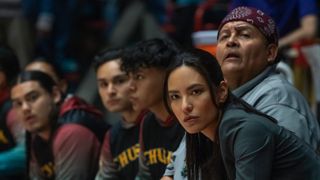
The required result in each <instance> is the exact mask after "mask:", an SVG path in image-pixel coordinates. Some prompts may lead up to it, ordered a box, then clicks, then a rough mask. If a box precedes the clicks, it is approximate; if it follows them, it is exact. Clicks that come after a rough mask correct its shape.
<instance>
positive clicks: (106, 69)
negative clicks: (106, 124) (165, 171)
mask: <svg viewBox="0 0 320 180" xmlns="http://www.w3.org/2000/svg"><path fill="white" fill-rule="evenodd" d="M122 53H123V50H122V49H106V50H104V51H102V52H101V53H99V54H98V55H97V56H96V57H95V64H94V68H95V70H96V76H97V84H98V89H99V94H100V98H101V100H102V102H103V105H104V107H105V108H106V109H107V110H108V111H109V112H118V113H120V115H121V116H122V119H121V121H118V122H117V123H116V124H114V125H113V126H112V127H111V129H110V130H109V131H108V132H107V134H106V135H105V138H104V143H103V146H102V150H101V153H100V167H99V171H98V174H97V176H96V180H103V179H119V180H130V179H132V180H133V179H134V178H135V176H136V175H137V173H138V169H139V162H138V157H139V151H140V145H139V132H140V131H139V130H140V122H141V120H142V118H143V117H144V113H145V112H143V111H140V110H134V109H133V108H132V104H131V102H130V100H129V91H130V89H129V88H130V81H131V78H130V76H129V75H128V74H127V73H126V72H124V71H122V70H121V69H120V66H121V57H122Z"/></svg>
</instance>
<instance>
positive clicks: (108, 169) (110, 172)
mask: <svg viewBox="0 0 320 180" xmlns="http://www.w3.org/2000/svg"><path fill="white" fill-rule="evenodd" d="M110 141H111V131H110V130H109V131H108V132H107V133H106V135H105V137H104V142H103V145H102V150H101V154H100V163H99V164H100V167H99V172H98V174H97V176H96V179H119V177H118V173H119V171H118V167H117V164H116V163H115V162H114V161H113V157H112V153H111V147H110Z"/></svg>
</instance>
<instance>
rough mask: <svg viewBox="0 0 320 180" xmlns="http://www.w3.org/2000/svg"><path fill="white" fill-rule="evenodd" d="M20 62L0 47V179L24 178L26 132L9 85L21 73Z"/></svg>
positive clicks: (10, 52) (7, 50)
mask: <svg viewBox="0 0 320 180" xmlns="http://www.w3.org/2000/svg"><path fill="white" fill-rule="evenodd" d="M19 71H20V68H19V62H18V59H17V57H16V56H15V54H14V52H13V51H12V50H11V49H10V48H6V47H0V179H3V180H11V179H13V180H18V179H22V178H23V177H24V172H25V165H26V151H25V130H24V128H23V125H22V122H21V121H19V119H18V117H17V116H16V114H15V112H14V110H13V109H12V103H11V101H10V88H9V84H10V83H11V81H12V80H13V79H14V78H15V76H16V75H17V74H18V73H19Z"/></svg>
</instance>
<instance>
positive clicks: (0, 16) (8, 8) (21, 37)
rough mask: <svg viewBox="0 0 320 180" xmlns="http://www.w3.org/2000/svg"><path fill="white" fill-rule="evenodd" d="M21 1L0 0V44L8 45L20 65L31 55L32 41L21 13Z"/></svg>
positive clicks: (29, 58) (25, 62)
mask: <svg viewBox="0 0 320 180" xmlns="http://www.w3.org/2000/svg"><path fill="white" fill-rule="evenodd" d="M22 1H23V0H0V44H1V46H3V45H7V46H9V47H10V48H11V49H12V50H13V51H14V52H15V54H16V55H17V57H18V59H19V62H20V63H19V64H20V66H21V67H23V66H25V65H26V64H27V63H28V62H29V61H30V60H31V58H32V56H33V53H32V52H33V45H32V42H33V41H32V38H31V32H30V31H29V25H28V23H27V21H26V19H25V18H24V17H23V14H22Z"/></svg>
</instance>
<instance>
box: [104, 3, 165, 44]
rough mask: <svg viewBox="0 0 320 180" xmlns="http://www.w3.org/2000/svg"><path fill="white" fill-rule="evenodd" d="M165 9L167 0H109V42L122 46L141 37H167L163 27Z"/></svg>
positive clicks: (107, 6) (143, 38) (106, 12)
mask: <svg viewBox="0 0 320 180" xmlns="http://www.w3.org/2000/svg"><path fill="white" fill-rule="evenodd" d="M165 10H166V1H165V0H133V1H123V0H118V1H117V0H111V1H107V2H106V5H105V14H106V17H105V18H106V20H107V21H109V22H110V23H111V24H110V26H109V28H110V29H109V30H108V31H109V33H110V35H109V36H108V44H109V45H110V46H112V47H121V46H125V45H127V44H128V43H132V42H137V41H140V40H141V39H142V40H145V39H151V38H163V37H166V34H165V33H164V32H163V31H162V29H161V24H163V22H164V21H165V13H166V11H165ZM107 23H108V22H107Z"/></svg>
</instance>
